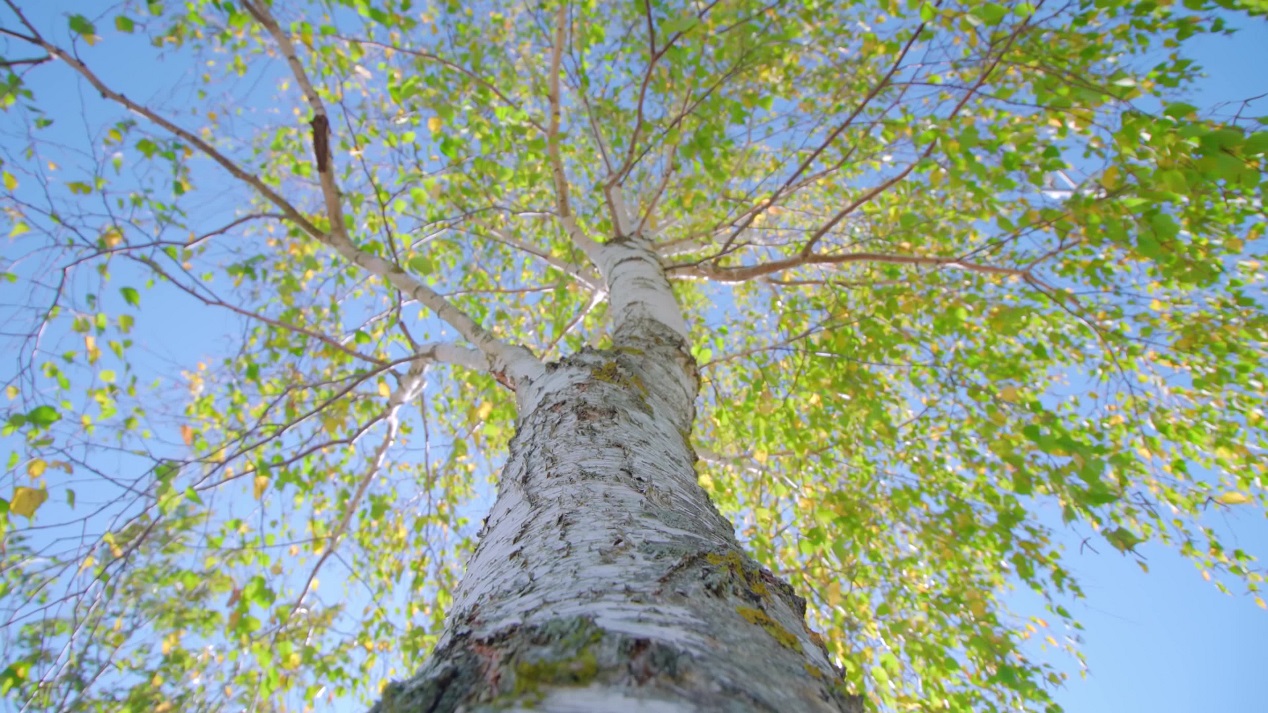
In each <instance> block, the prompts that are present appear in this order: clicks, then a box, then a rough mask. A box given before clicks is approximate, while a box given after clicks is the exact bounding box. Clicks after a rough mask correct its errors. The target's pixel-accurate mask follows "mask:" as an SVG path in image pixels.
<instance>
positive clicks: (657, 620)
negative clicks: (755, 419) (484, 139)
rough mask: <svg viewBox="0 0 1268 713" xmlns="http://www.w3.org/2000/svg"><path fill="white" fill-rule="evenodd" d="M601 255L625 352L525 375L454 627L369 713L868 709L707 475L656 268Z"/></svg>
mask: <svg viewBox="0 0 1268 713" xmlns="http://www.w3.org/2000/svg"><path fill="white" fill-rule="evenodd" d="M598 257H599V258H600V260H599V263H600V265H599V266H600V269H601V270H602V272H603V274H604V277H605V279H606V280H607V282H608V286H609V290H610V294H611V295H612V306H613V310H614V331H613V337H614V342H615V344H616V346H615V348H614V349H612V350H610V351H598V350H591V349H586V350H583V351H582V352H580V353H577V354H574V355H572V356H570V357H568V358H566V359H564V360H562V361H560V362H558V363H555V364H550V365H548V366H547V368H546V370H545V372H544V373H542V374H541V375H540V376H537V377H536V378H531V379H526V380H525V381H523V382H521V384H520V386H519V394H520V405H521V414H520V419H519V428H518V433H517V434H516V436H515V438H514V439H513V440H512V442H511V446H510V458H509V461H508V462H507V465H506V467H505V468H504V469H503V475H502V481H501V483H500V484H499V492H498V498H497V501H496V503H495V504H494V506H493V508H492V510H491V512H490V514H489V517H488V519H487V521H486V523H485V527H484V529H483V531H482V532H481V537H480V543H479V545H478V547H477V548H476V551H475V553H474V554H473V556H472V558H471V560H470V562H468V565H467V571H466V574H465V576H464V578H463V580H462V583H461V585H460V586H459V588H458V591H457V592H456V595H455V601H454V604H453V608H452V610H451V612H450V616H449V620H448V622H447V625H446V631H445V633H444V634H443V636H442V638H441V640H440V642H439V643H438V645H437V647H436V650H435V651H434V653H433V654H432V657H431V659H430V660H429V662H428V663H427V665H426V666H424V668H423V670H422V671H420V672H419V673H418V674H417V675H416V676H415V677H413V678H412V679H410V680H408V681H405V682H400V683H393V684H392V685H391V686H389V688H388V690H386V691H385V693H384V697H383V700H382V701H380V702H379V704H378V705H376V706H375V708H374V712H375V713H405V712H407V711H409V712H412V711H495V710H529V709H531V710H534V711H547V712H559V713H562V712H564V711H575V712H577V713H583V712H584V713H594V712H604V711H645V712H648V713H651V712H656V713H660V712H662V711H663V712H665V713H670V712H673V711H778V712H779V713H799V712H803V711H804V712H810V711H825V712H827V711H833V712H839V711H855V710H859V709H860V708H859V707H858V704H857V700H856V699H854V698H852V697H849V696H846V695H845V694H844V693H843V692H842V688H841V686H840V681H841V676H840V673H839V672H838V671H837V670H835V669H834V667H833V665H832V663H831V662H830V661H829V659H828V655H827V652H826V651H825V649H824V648H823V646H822V644H821V643H819V642H818V639H817V638H816V637H815V636H814V635H812V634H811V632H810V630H809V629H808V628H807V627H806V624H805V622H804V616H803V615H804V610H805V602H804V600H802V599H801V598H800V597H798V596H796V595H795V594H794V593H793V592H792V590H791V588H790V587H788V585H787V584H785V583H784V582H782V581H780V580H779V579H777V578H776V577H774V576H773V575H772V574H771V573H770V572H768V571H766V570H764V569H762V568H761V567H760V566H758V565H757V564H756V563H755V562H753V561H752V560H751V559H750V558H748V557H747V556H746V555H745V554H744V553H743V552H742V550H741V549H740V547H739V545H738V544H737V542H736V540H735V537H734V534H733V528H732V525H731V524H730V523H729V522H728V521H727V520H726V519H725V518H723V517H722V516H721V515H720V514H719V513H718V512H717V510H716V509H715V508H714V507H713V505H712V503H710V502H709V498H708V495H707V494H706V493H705V492H704V490H703V489H702V488H701V487H700V486H699V485H698V484H697V482H696V472H695V467H694V463H695V460H696V457H695V454H694V453H693V451H692V449H691V445H690V441H689V433H690V428H691V422H692V419H693V415H694V407H693V403H694V401H695V398H696V392H697V388H698V382H697V378H696V371H695V363H694V361H693V360H692V359H691V357H690V354H689V352H688V350H687V341H686V326H685V324H684V322H683V320H682V317H681V314H680V312H679V310H678V308H677V306H676V304H675V303H674V300H673V296H672V293H671V292H670V290H669V285H668V283H667V282H666V280H665V277H664V274H663V272H662V271H661V269H660V266H659V263H658V261H657V260H656V258H655V256H654V255H653V253H652V252H651V251H650V250H649V249H648V246H647V245H645V244H641V243H640V242H637V241H629V240H626V241H622V242H619V243H609V244H608V245H605V246H603V247H602V248H600V249H599V255H598Z"/></svg>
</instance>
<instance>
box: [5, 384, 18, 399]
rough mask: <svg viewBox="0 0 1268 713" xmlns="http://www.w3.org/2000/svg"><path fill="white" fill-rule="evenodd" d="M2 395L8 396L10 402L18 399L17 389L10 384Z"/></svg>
mask: <svg viewBox="0 0 1268 713" xmlns="http://www.w3.org/2000/svg"><path fill="white" fill-rule="evenodd" d="M4 395H5V396H8V397H9V400H10V401H12V400H14V399H16V398H17V397H18V387H16V386H14V385H12V384H10V385H8V386H6V387H5V389H4Z"/></svg>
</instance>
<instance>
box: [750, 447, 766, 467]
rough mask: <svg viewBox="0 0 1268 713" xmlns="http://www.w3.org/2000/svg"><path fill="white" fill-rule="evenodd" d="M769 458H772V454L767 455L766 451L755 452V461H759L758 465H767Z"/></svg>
mask: <svg viewBox="0 0 1268 713" xmlns="http://www.w3.org/2000/svg"><path fill="white" fill-rule="evenodd" d="M769 458H770V454H769V453H767V452H766V451H763V450H756V451H753V460H755V461H757V462H758V463H761V464H763V465H765V464H766V461H767V459H769Z"/></svg>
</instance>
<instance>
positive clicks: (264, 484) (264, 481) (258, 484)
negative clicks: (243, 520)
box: [255, 475, 269, 500]
mask: <svg viewBox="0 0 1268 713" xmlns="http://www.w3.org/2000/svg"><path fill="white" fill-rule="evenodd" d="M268 487H269V476H267V475H257V476H255V499H256V500H259V499H260V498H262V497H264V490H265V489H266V488H268Z"/></svg>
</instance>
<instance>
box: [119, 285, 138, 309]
mask: <svg viewBox="0 0 1268 713" xmlns="http://www.w3.org/2000/svg"><path fill="white" fill-rule="evenodd" d="M119 293H120V294H122V295H123V301H124V302H126V303H127V304H129V305H131V306H133V307H139V306H141V294H140V293H139V292H137V291H136V290H135V289H134V288H131V287H121V288H119Z"/></svg>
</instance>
